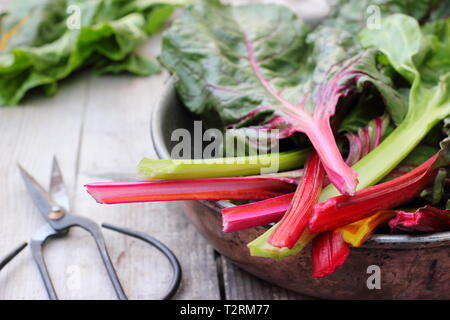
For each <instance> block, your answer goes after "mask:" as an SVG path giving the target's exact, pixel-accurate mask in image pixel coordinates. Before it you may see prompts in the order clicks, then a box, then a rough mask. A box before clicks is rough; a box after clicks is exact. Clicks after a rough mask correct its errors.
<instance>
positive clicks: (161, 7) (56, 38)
mask: <svg viewBox="0 0 450 320" xmlns="http://www.w3.org/2000/svg"><path fill="white" fill-rule="evenodd" d="M184 2H186V1H182V0H158V1H155V0H145V1H142V0H141V1H139V0H131V1H129V0H111V1H109V0H27V1H20V0H15V1H13V2H12V4H11V6H10V8H9V9H8V11H7V12H5V13H3V14H2V15H1V17H0V106H8V105H16V104H18V103H19V102H20V101H21V99H22V98H23V97H24V96H25V94H26V93H27V92H28V91H29V90H31V89H33V88H36V87H42V88H43V89H44V91H45V92H46V93H47V94H49V95H51V94H54V93H55V92H56V89H57V83H58V81H59V80H61V79H64V78H66V77H67V76H68V75H70V74H71V73H72V72H74V71H75V70H77V69H80V68H82V67H84V66H93V67H94V69H95V70H96V71H97V72H98V73H105V72H110V73H118V72H123V71H126V72H130V73H133V74H137V75H151V74H154V73H158V72H159V70H160V67H159V65H158V63H157V62H156V61H155V60H153V59H152V58H149V57H143V56H140V55H138V54H136V53H135V49H136V47H137V46H138V45H139V44H141V43H142V42H143V41H145V40H146V38H147V37H148V35H150V34H151V33H153V32H155V31H157V30H159V29H160V27H161V26H162V25H163V23H164V21H165V20H166V19H167V18H168V17H169V16H170V15H171V13H172V11H173V9H174V8H175V6H176V5H180V4H183V3H184Z"/></svg>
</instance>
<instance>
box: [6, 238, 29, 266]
mask: <svg viewBox="0 0 450 320" xmlns="http://www.w3.org/2000/svg"><path fill="white" fill-rule="evenodd" d="M27 245H28V243H26V242H24V243H22V244H21V245H20V246H18V247H17V248H16V249H14V250H13V251H12V252H11V253H9V254H8V255H7V256H6V257H4V258H3V259H1V260H0V270H2V269H3V268H4V267H5V266H6V265H7V264H8V263H9V262H10V261H11V260H12V259H14V258H15V257H16V256H17V255H18V254H19V253H20V252H21V251H22V250H23V249H25V247H26V246H27Z"/></svg>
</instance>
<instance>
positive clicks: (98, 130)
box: [0, 0, 302, 299]
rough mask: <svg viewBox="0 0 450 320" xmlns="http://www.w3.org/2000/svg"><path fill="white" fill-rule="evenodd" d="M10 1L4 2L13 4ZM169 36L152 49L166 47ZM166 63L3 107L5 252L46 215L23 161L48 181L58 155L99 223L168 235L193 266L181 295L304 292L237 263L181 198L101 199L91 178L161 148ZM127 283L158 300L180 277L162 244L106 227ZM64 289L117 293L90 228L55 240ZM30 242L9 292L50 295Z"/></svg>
mask: <svg viewBox="0 0 450 320" xmlns="http://www.w3.org/2000/svg"><path fill="white" fill-rule="evenodd" d="M4 2H5V1H4V0H2V1H0V4H1V3H4ZM159 45H160V37H159V36H157V37H154V38H153V39H151V40H150V41H149V42H148V44H146V45H145V46H144V47H143V48H141V50H142V51H144V52H145V53H147V54H148V53H152V54H157V53H158V52H159ZM167 77H168V74H167V73H166V72H162V73H161V74H160V75H157V76H153V77H135V76H124V75H122V76H95V75H93V74H92V73H91V72H89V71H85V72H81V73H78V74H76V75H74V76H72V77H70V78H69V79H67V80H65V81H63V82H62V83H61V84H60V88H59V90H58V93H57V95H56V96H54V97H51V98H48V97H44V96H43V95H42V94H34V95H32V96H31V97H27V98H26V99H25V100H24V102H23V103H22V104H21V106H19V107H12V108H0V132H1V139H0V150H1V157H0V177H1V186H0V256H3V255H4V254H6V253H7V252H9V251H10V250H11V249H13V248H14V247H15V246H17V245H18V244H20V243H21V242H24V241H29V240H30V237H31V235H32V234H33V233H34V232H35V231H36V230H37V229H38V228H39V227H40V226H41V225H42V224H43V219H42V218H41V216H40V214H39V212H38V210H37V209H36V208H35V206H34V205H33V203H32V201H31V198H30V197H29V195H28V194H27V192H26V190H25V186H24V184H23V182H22V180H21V177H20V175H19V171H18V170H17V166H16V164H17V163H20V164H22V165H23V166H24V167H25V168H26V169H27V170H29V171H30V172H31V173H32V174H33V175H35V176H36V178H37V179H38V181H40V182H41V183H42V184H44V185H47V184H48V181H49V171H50V166H51V160H52V157H53V155H56V156H57V158H58V160H59V162H60V165H61V167H62V170H63V173H64V178H65V182H66V185H67V186H68V188H69V192H70V195H71V204H72V211H73V212H74V213H75V214H78V215H82V216H85V217H89V218H91V219H93V220H95V221H96V222H98V223H102V222H109V223H111V224H115V225H119V226H126V227H129V228H133V229H136V230H140V231H144V232H146V233H148V234H150V235H153V236H155V237H157V238H158V239H160V240H161V241H163V242H164V243H166V244H167V245H168V246H169V247H170V248H171V249H172V250H173V251H174V252H175V254H176V255H177V256H178V258H179V260H180V263H181V265H182V268H183V280H182V286H181V289H180V290H179V292H178V294H177V295H176V299H302V297H301V296H300V295H297V294H295V293H292V292H288V291H286V290H283V289H280V288H278V287H275V286H272V285H270V284H268V283H266V282H264V281H261V280H259V279H257V278H255V277H253V276H251V275H249V274H247V273H246V272H244V271H241V270H240V269H238V268H236V267H235V266H234V265H232V264H231V263H230V262H229V261H228V260H226V259H225V258H223V257H222V256H220V254H218V253H217V252H215V251H214V249H213V248H212V247H211V246H210V245H208V243H207V242H206V241H205V240H204V239H203V238H202V237H201V235H200V234H198V232H197V231H196V230H195V229H194V227H193V226H192V225H191V224H190V223H189V222H188V221H187V219H186V218H185V216H184V214H183V212H182V210H181V207H180V205H179V204H178V203H176V202H162V203H143V204H124V205H113V206H107V205H100V204H97V203H96V202H95V201H94V200H93V199H92V198H91V197H90V196H89V195H88V194H87V193H86V191H85V189H84V187H83V185H84V184H85V183H87V182H94V181H107V180H116V179H124V178H127V177H128V178H130V179H134V177H135V167H136V164H137V163H138V162H139V160H140V159H141V158H142V157H156V155H155V152H154V150H153V148H152V144H151V140H150V131H149V120H150V113H151V109H152V106H153V105H154V104H155V101H157V99H158V98H159V96H160V93H161V90H163V88H164V81H165V79H166V78H167ZM104 235H105V238H106V242H107V246H108V249H109V252H110V255H111V258H112V260H113V263H114V265H115V267H116V269H117V272H118V274H119V278H120V279H121V281H122V284H123V286H124V288H125V291H126V292H127V294H128V295H129V297H130V298H132V299H158V298H160V296H161V294H162V293H163V291H164V290H165V288H166V287H167V285H168V283H169V281H170V275H171V273H170V265H169V264H168V262H166V260H165V259H164V257H163V256H162V255H161V254H160V253H159V252H158V251H157V250H155V249H153V248H151V247H149V246H148V245H146V244H144V243H142V242H140V241H138V240H134V239H131V238H127V237H125V236H122V235H119V234H117V233H114V232H111V231H106V230H105V231H104ZM45 259H46V261H47V263H48V268H49V270H50V273H51V276H52V278H53V281H54V284H55V287H56V290H57V292H58V294H59V296H60V297H61V298H63V299H83V298H84V299H115V295H114V291H113V289H112V286H111V284H110V282H109V280H108V278H107V275H106V271H105V270H104V269H103V265H102V262H101V260H100V257H99V255H98V252H97V250H96V248H95V246H94V242H93V241H92V239H91V238H90V236H89V235H88V234H87V233H86V232H85V231H82V230H81V229H73V230H71V231H70V236H69V237H66V238H64V239H59V240H58V241H54V242H51V243H50V244H49V245H47V246H46V247H45ZM46 298H47V295H46V293H45V290H44V286H43V284H42V281H41V278H40V276H39V274H38V270H37V268H36V266H35V265H34V262H33V260H32V257H31V253H30V251H29V249H26V250H25V251H24V252H22V253H21V254H20V255H19V256H18V257H17V258H16V259H15V260H14V261H13V262H12V263H11V264H10V265H8V266H7V267H6V268H5V269H4V270H3V271H2V272H1V274H0V299H46Z"/></svg>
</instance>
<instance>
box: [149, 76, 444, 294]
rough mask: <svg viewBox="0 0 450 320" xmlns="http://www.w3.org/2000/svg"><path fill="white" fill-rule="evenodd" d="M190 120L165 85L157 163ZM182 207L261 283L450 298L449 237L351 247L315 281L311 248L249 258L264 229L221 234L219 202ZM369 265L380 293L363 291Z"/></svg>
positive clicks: (154, 133) (156, 115)
mask: <svg viewBox="0 0 450 320" xmlns="http://www.w3.org/2000/svg"><path fill="white" fill-rule="evenodd" d="M193 120H194V118H193V116H192V115H191V114H190V113H189V112H188V111H187V110H186V109H185V108H184V107H183V105H182V104H181V103H180V101H179V100H178V98H177V95H176V91H175V88H174V84H173V81H169V83H168V85H167V88H166V89H165V91H164V93H163V95H162V99H161V100H160V101H159V103H158V104H157V105H156V106H155V107H154V111H153V114H152V119H151V137H152V140H153V144H154V146H155V149H156V152H157V154H158V156H159V157H160V158H165V159H166V158H169V155H170V150H171V148H172V147H173V144H174V143H176V142H172V141H171V139H170V136H171V133H172V131H173V130H174V129H177V128H186V129H188V130H191V128H192V127H193ZM183 206H184V209H185V213H186V215H187V217H188V218H189V220H190V221H191V222H192V223H193V224H194V225H195V227H196V228H197V229H198V231H199V232H200V233H201V234H202V235H203V236H204V237H205V238H206V239H207V240H208V241H209V243H210V244H211V245H212V246H213V247H214V248H215V249H216V250H217V251H218V252H220V253H221V254H222V255H224V256H226V257H227V258H228V259H230V260H231V261H232V262H233V263H235V264H236V265H238V266H239V267H241V268H242V269H244V270H246V271H248V272H250V273H252V274H254V275H255V276H257V277H259V278H261V279H264V280H267V281H269V282H271V283H274V284H277V285H279V286H281V287H284V288H287V289H290V290H293V291H296V292H299V293H301V294H306V295H309V296H312V297H318V298H326V299H450V232H444V233H435V234H431V235H424V236H408V235H374V236H372V237H371V238H370V239H369V240H368V241H367V242H366V243H365V244H364V245H363V246H361V247H358V248H351V252H350V256H349V258H348V260H347V261H346V263H345V264H344V265H343V266H341V267H340V268H338V269H337V271H336V272H335V273H334V274H332V275H330V276H327V277H324V278H321V279H314V278H312V277H311V272H312V269H311V253H310V251H311V248H310V247H307V248H305V249H304V250H303V252H302V253H300V254H298V255H295V256H291V257H288V258H285V259H284V260H282V261H276V260H272V259H267V258H260V257H251V256H250V255H249V251H248V248H247V247H246V244H247V243H249V242H250V241H252V240H253V239H255V238H256V237H257V236H259V235H260V234H262V233H264V232H265V231H266V230H267V227H258V228H251V229H246V230H242V231H239V232H234V233H223V232H222V221H221V215H220V210H221V209H222V208H224V206H225V203H224V202H223V201H184V202H183ZM373 265H375V266H378V267H379V276H380V283H381V288H380V289H377V288H372V287H371V286H368V282H369V283H373V282H372V281H373V277H374V276H376V275H375V274H374V271H372V270H373V269H371V268H369V266H373ZM372 268H373V267H372ZM375 273H377V272H376V271H375ZM377 274H378V273H377ZM369 287H370V288H372V289H369Z"/></svg>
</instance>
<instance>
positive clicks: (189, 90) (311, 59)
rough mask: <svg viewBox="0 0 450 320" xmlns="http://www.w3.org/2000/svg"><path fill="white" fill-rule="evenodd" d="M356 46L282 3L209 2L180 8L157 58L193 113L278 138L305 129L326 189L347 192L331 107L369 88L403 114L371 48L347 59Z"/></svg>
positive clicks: (351, 183) (350, 176) (350, 177)
mask: <svg viewBox="0 0 450 320" xmlns="http://www.w3.org/2000/svg"><path fill="white" fill-rule="evenodd" d="M273 26H277V28H274V27H273ZM356 47H358V44H357V42H356V41H355V39H354V37H353V36H352V34H351V33H349V32H348V31H346V30H340V29H339V28H333V27H327V26H322V27H319V28H317V29H315V30H313V31H311V32H310V30H309V27H307V26H306V25H304V24H303V23H302V22H301V20H300V19H299V18H298V17H297V16H296V15H295V14H294V13H293V12H291V11H290V10H289V9H287V8H285V7H281V6H277V5H244V6H235V7H232V6H227V5H223V4H221V3H220V2H219V1H217V0H210V1H198V2H197V3H196V4H195V5H194V6H191V7H189V8H188V9H187V10H185V11H184V13H183V15H182V17H181V18H180V19H179V20H177V21H176V22H175V23H174V25H173V26H172V27H171V28H170V29H169V30H168V31H166V32H165V34H164V37H163V49H162V53H161V57H160V60H161V62H162V63H163V64H164V65H165V66H166V67H167V68H168V69H169V70H170V71H172V72H173V73H174V74H175V75H176V76H177V80H178V81H177V83H176V88H177V91H178V93H179V95H180V97H181V99H182V100H183V102H184V104H185V105H186V107H187V108H188V109H190V110H191V111H192V112H194V113H197V114H200V115H202V116H203V117H204V118H206V119H210V120H211V121H213V120H215V121H216V123H217V121H218V120H220V124H221V125H224V126H228V125H232V126H233V127H234V128H236V130H238V129H239V128H240V127H243V126H246V127H250V128H251V129H252V130H255V131H258V130H263V131H265V132H266V131H271V133H272V136H273V137H275V138H280V139H281V138H285V137H288V136H290V135H291V134H293V133H295V132H302V133H305V134H306V135H307V136H308V138H309V140H310V141H311V143H312V144H313V146H314V148H315V149H316V152H317V153H318V155H319V157H320V159H321V161H322V164H323V166H324V168H325V170H326V172H327V175H328V177H329V179H330V181H331V183H332V184H333V185H334V186H335V187H336V188H337V189H338V190H339V192H341V193H343V194H353V193H354V192H355V188H356V185H357V175H356V174H355V172H354V171H353V170H352V169H351V168H350V167H349V166H348V165H347V164H346V163H345V162H344V160H343V158H342V155H341V153H340V152H339V149H338V147H337V145H336V141H335V138H334V135H333V132H332V129H331V125H330V118H331V117H332V116H333V115H334V114H335V112H336V111H338V110H336V106H337V104H338V101H339V100H341V98H344V97H346V96H348V95H350V94H351V93H353V92H355V91H360V90H362V88H363V87H365V86H366V85H367V84H372V85H373V86H375V87H376V88H377V89H378V90H379V91H380V93H381V94H382V95H383V97H384V99H385V100H386V101H388V102H389V103H388V104H389V105H392V107H393V108H392V109H391V110H394V112H393V115H394V114H395V116H396V117H397V120H399V119H400V118H401V117H402V115H401V113H402V111H401V110H403V99H402V97H401V96H400V95H398V94H397V93H396V91H394V90H393V89H392V88H391V82H390V79H389V78H388V77H386V76H384V75H383V74H382V73H381V72H380V71H379V70H378V69H377V68H376V67H375V51H366V52H363V53H362V54H360V55H355V53H356V50H355V48H356ZM246 129H248V128H246ZM272 129H278V130H279V131H278V133H273V131H272Z"/></svg>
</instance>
